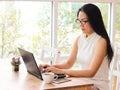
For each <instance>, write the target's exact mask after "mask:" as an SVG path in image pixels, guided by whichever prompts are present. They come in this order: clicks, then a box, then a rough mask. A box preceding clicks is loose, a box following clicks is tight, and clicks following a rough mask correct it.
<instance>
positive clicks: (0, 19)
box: [0, 1, 51, 57]
mask: <svg viewBox="0 0 120 90" xmlns="http://www.w3.org/2000/svg"><path fill="white" fill-rule="evenodd" d="M0 6H1V7H0V12H1V13H0V38H1V42H0V53H1V54H0V55H1V56H0V57H9V56H10V55H12V54H15V55H18V51H17V48H18V47H21V48H25V49H29V50H32V51H33V52H34V53H35V54H36V55H39V52H40V48H41V47H42V45H46V46H50V41H51V36H50V35H51V2H38V1H9V2H8V1H0ZM46 6H47V7H46Z"/></svg>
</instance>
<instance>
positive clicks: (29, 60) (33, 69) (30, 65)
mask: <svg viewBox="0 0 120 90" xmlns="http://www.w3.org/2000/svg"><path fill="white" fill-rule="evenodd" d="M18 49H19V52H20V55H21V57H22V59H23V61H24V63H25V66H26V68H27V72H28V73H30V74H32V75H34V76H36V77H38V78H40V79H41V80H43V78H42V72H43V71H42V70H40V69H39V67H38V65H37V63H36V60H35V58H34V55H33V53H31V52H29V51H26V50H24V49H21V48H18ZM57 75H58V79H57V80H56V81H55V83H62V82H66V81H70V80H69V79H67V78H65V77H66V75H65V74H57Z"/></svg>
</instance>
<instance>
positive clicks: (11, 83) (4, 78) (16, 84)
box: [0, 59, 93, 90]
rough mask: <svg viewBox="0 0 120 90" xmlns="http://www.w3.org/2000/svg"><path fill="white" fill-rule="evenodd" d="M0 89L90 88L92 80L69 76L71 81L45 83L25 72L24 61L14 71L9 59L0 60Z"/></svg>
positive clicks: (71, 89) (67, 89)
mask: <svg viewBox="0 0 120 90" xmlns="http://www.w3.org/2000/svg"><path fill="white" fill-rule="evenodd" d="M0 68H1V69H0V81H1V85H0V89H1V90H60V89H62V90H91V86H92V85H93V84H92V82H90V81H89V80H87V79H85V78H74V77H70V79H71V81H69V82H64V83H61V84H45V83H44V81H42V80H40V79H38V78H37V77H35V76H33V75H31V74H29V73H27V71H26V68H25V65H24V63H23V62H22V64H21V65H20V70H19V72H14V71H13V70H12V66H11V64H10V60H9V59H7V60H0Z"/></svg>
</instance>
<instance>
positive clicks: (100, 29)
mask: <svg viewBox="0 0 120 90" xmlns="http://www.w3.org/2000/svg"><path fill="white" fill-rule="evenodd" d="M80 11H83V12H84V13H85V14H86V15H87V16H88V20H89V22H90V24H91V26H92V28H93V29H94V31H95V32H96V33H97V34H98V35H100V36H102V37H103V38H105V39H106V41H107V56H108V61H109V63H110V62H111V60H112V57H113V49H112V47H111V43H110V39H109V37H108V34H107V32H106V29H105V26H104V22H103V19H102V15H101V12H100V9H99V8H98V7H97V6H96V5H94V4H90V3H88V4H85V5H84V6H82V7H81V8H80V9H79V10H78V12H77V17H78V16H79V12H80Z"/></svg>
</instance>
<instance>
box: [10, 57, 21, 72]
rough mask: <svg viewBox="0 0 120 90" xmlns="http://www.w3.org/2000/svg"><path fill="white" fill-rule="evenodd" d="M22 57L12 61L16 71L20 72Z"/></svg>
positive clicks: (14, 58)
mask: <svg viewBox="0 0 120 90" xmlns="http://www.w3.org/2000/svg"><path fill="white" fill-rule="evenodd" d="M20 64H21V62H20V57H13V58H12V61H11V65H12V66H13V70H14V71H19V65H20Z"/></svg>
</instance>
